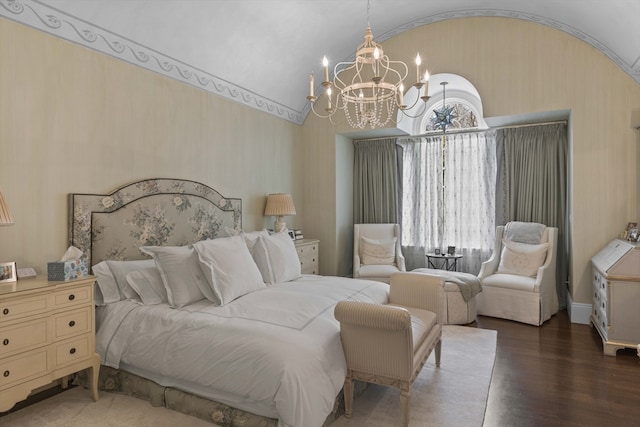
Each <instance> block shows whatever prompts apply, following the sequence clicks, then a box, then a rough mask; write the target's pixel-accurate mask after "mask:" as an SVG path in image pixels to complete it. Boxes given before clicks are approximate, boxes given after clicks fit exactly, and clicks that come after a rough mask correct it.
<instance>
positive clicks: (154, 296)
mask: <svg viewBox="0 0 640 427" xmlns="http://www.w3.org/2000/svg"><path fill="white" fill-rule="evenodd" d="M151 261H153V260H151ZM126 278H127V282H129V285H130V286H131V287H132V288H133V290H134V291H136V292H137V293H138V295H140V298H141V299H142V303H143V304H145V305H154V304H162V303H167V302H169V299H168V298H167V290H166V289H165V288H164V283H163V282H162V276H161V275H160V270H158V267H156V266H155V264H154V265H153V267H150V268H144V269H141V270H134V271H131V272H129V273H127V275H126Z"/></svg>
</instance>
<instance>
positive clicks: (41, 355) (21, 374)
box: [0, 349, 47, 390]
mask: <svg viewBox="0 0 640 427" xmlns="http://www.w3.org/2000/svg"><path fill="white" fill-rule="evenodd" d="M0 364H1V366H2V367H0V390H2V389H3V388H5V387H6V386H10V385H12V384H15V383H18V382H23V381H26V380H29V379H31V378H36V377H39V376H41V375H44V374H46V373H47V349H42V350H35V351H32V352H30V353H28V354H26V355H24V354H20V355H18V356H13V357H10V358H7V359H4V360H2V361H0Z"/></svg>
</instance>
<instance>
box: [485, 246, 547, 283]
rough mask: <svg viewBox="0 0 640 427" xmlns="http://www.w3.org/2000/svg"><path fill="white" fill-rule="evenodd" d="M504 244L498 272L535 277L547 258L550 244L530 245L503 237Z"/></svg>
mask: <svg viewBox="0 0 640 427" xmlns="http://www.w3.org/2000/svg"><path fill="white" fill-rule="evenodd" d="M502 246H503V247H502V253H501V255H500V265H499V266H498V271H497V272H498V273H504V274H516V275H518V276H527V277H535V276H536V274H537V273H538V268H540V267H541V266H542V264H544V262H545V260H546V259H547V250H548V247H549V244H548V243H542V244H540V245H530V244H527V243H518V242H512V241H511V240H506V239H503V240H502Z"/></svg>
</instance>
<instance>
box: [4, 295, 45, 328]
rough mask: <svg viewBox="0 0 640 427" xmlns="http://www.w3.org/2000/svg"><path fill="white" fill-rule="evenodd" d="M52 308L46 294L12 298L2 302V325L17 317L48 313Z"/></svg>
mask: <svg viewBox="0 0 640 427" xmlns="http://www.w3.org/2000/svg"><path fill="white" fill-rule="evenodd" d="M48 310H50V307H49V296H48V295H46V294H43V295H37V296H33V297H27V298H19V299H18V298H12V299H7V300H6V301H3V302H0V325H2V324H3V323H6V322H10V321H12V320H15V319H21V318H23V317H27V316H34V315H36V314H40V313H46V312H47V311H48Z"/></svg>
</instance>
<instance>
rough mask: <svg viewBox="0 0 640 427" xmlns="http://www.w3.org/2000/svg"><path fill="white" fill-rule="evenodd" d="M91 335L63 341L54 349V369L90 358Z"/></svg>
mask: <svg viewBox="0 0 640 427" xmlns="http://www.w3.org/2000/svg"><path fill="white" fill-rule="evenodd" d="M89 342H90V339H89V335H84V336H81V337H78V338H73V339H70V340H66V341H63V342H61V343H59V344H56V345H55V346H54V347H55V349H54V352H55V353H54V354H55V358H56V359H55V364H54V369H57V368H59V367H61V366H63V365H66V364H69V363H73V362H75V361H76V360H80V359H84V358H86V357H88V356H89ZM92 351H93V350H92Z"/></svg>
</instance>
